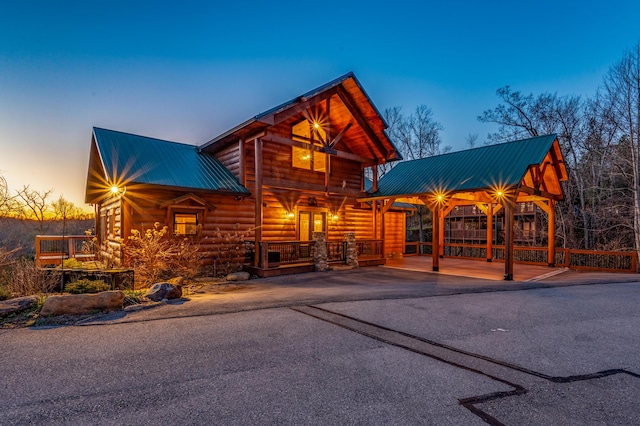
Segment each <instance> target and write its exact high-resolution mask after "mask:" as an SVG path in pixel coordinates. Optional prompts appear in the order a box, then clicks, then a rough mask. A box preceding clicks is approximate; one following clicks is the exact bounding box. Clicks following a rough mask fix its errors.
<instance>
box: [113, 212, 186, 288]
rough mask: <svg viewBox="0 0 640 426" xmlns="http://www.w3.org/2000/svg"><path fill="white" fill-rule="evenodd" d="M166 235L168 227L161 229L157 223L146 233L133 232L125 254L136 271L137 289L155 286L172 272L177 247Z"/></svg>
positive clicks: (127, 242)
mask: <svg viewBox="0 0 640 426" xmlns="http://www.w3.org/2000/svg"><path fill="white" fill-rule="evenodd" d="M166 234H167V227H166V226H165V227H162V228H161V227H160V224H159V223H157V222H156V223H155V224H154V225H153V228H149V229H147V230H145V231H144V232H140V231H139V230H137V229H133V230H132V231H131V235H130V236H129V238H128V240H127V241H126V243H125V245H124V254H125V262H126V263H127V264H128V265H129V266H131V267H132V268H133V269H134V270H135V282H136V287H139V286H143V287H144V286H148V285H150V284H154V283H156V282H158V281H159V280H160V279H162V278H164V277H166V275H167V272H168V271H170V270H171V265H172V259H173V257H175V255H176V247H175V244H173V242H172V240H171V239H170V238H165V235H166Z"/></svg>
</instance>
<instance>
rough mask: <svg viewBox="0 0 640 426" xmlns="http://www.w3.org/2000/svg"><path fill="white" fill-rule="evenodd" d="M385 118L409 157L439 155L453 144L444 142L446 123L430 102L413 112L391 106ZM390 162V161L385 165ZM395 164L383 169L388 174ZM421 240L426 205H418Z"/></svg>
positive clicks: (396, 141) (404, 155)
mask: <svg viewBox="0 0 640 426" xmlns="http://www.w3.org/2000/svg"><path fill="white" fill-rule="evenodd" d="M383 115H384V118H385V120H386V121H387V124H388V125H389V129H388V134H389V137H390V138H391V140H392V141H393V142H394V143H395V145H396V147H397V148H398V150H399V151H400V153H401V154H402V157H403V158H404V159H405V160H417V159H419V158H425V157H431V156H433V155H439V154H443V153H446V152H448V151H450V150H451V147H450V146H445V147H443V146H442V139H441V138H440V132H441V131H442V130H444V126H443V125H442V124H440V123H439V122H438V121H436V120H435V119H434V117H433V111H431V108H428V107H427V106H426V105H419V106H418V107H416V109H415V111H414V112H413V114H410V115H409V116H405V115H404V114H402V110H401V108H400V107H394V108H387V109H386V110H385V111H384V113H383ZM385 166H386V165H385ZM390 168H391V167H389V166H386V167H384V166H383V168H382V169H380V168H379V169H378V170H379V174H380V176H382V175H384V173H386V172H387V171H388V170H390ZM416 212H417V214H416V216H417V220H418V232H419V240H420V241H424V229H423V225H424V221H425V219H426V218H427V217H429V215H428V214H427V213H428V211H427V209H426V207H425V206H423V205H421V204H420V205H416Z"/></svg>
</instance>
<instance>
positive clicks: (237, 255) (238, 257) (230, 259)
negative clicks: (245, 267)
mask: <svg viewBox="0 0 640 426" xmlns="http://www.w3.org/2000/svg"><path fill="white" fill-rule="evenodd" d="M246 235H247V233H246V232H239V231H222V232H221V231H220V228H216V233H215V234H214V237H213V247H214V248H213V250H212V253H211V254H212V255H213V256H215V257H216V274H217V275H219V276H221V275H227V274H230V273H232V272H236V271H239V270H240V269H242V264H243V263H244V255H245V244H244V239H245V237H246Z"/></svg>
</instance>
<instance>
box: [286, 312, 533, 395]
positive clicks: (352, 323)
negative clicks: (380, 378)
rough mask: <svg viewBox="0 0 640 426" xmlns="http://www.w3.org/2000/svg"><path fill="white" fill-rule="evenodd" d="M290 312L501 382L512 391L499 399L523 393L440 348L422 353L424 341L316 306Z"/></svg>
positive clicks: (518, 387) (506, 382) (523, 390)
mask: <svg viewBox="0 0 640 426" xmlns="http://www.w3.org/2000/svg"><path fill="white" fill-rule="evenodd" d="M291 309H292V310H294V311H296V312H299V313H301V314H305V315H308V316H310V317H313V318H316V319H319V320H321V321H325V322H327V323H330V324H333V325H336V326H338V327H341V328H344V329H346V330H349V331H353V332H355V333H358V334H361V335H363V336H366V337H369V338H372V339H375V340H377V341H379V342H382V343H385V344H388V345H391V346H395V347H398V348H401V349H405V350H408V351H411V352H414V353H417V354H419V355H423V356H426V357H429V358H432V359H435V360H437V361H441V362H444V363H446V364H449V365H451V366H453V367H457V368H461V369H463V370H466V371H470V372H472V373H476V374H479V375H482V376H485V377H488V378H489V379H491V380H495V381H497V382H500V383H502V384H505V385H507V386H509V387H511V388H513V390H511V391H508V392H497V394H499V395H500V396H509V395H518V394H521V393H524V392H526V390H525V389H524V387H522V386H521V385H519V384H516V383H513V382H511V381H509V380H506V379H503V378H500V377H498V376H496V375H493V374H491V373H487V372H485V371H482V370H480V369H478V368H475V367H471V366H469V365H465V364H463V363H462V362H459V361H457V360H456V361H454V360H452V358H455V357H456V356H455V355H460V354H455V355H454V354H447V353H446V352H450V351H448V350H446V349H443V348H438V347H435V348H429V349H431V350H425V349H424V346H425V344H427V345H429V343H428V342H425V341H423V340H422V339H419V338H416V336H412V335H409V334H406V333H402V332H399V331H396V330H392V329H388V328H386V327H380V326H377V325H375V324H371V323H367V322H365V321H360V320H358V319H355V318H351V317H348V316H346V315H342V314H339V313H336V312H332V311H328V310H326V309H322V308H318V307H316V306H296V307H292V308H291ZM432 346H433V345H432ZM421 347H422V348H421ZM448 355H449V356H448ZM451 355H453V356H451Z"/></svg>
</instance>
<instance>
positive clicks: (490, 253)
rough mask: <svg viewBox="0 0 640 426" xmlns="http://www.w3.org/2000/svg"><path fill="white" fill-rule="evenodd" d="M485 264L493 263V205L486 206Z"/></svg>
mask: <svg viewBox="0 0 640 426" xmlns="http://www.w3.org/2000/svg"><path fill="white" fill-rule="evenodd" d="M487 262H493V203H489V204H488V205H487Z"/></svg>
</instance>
